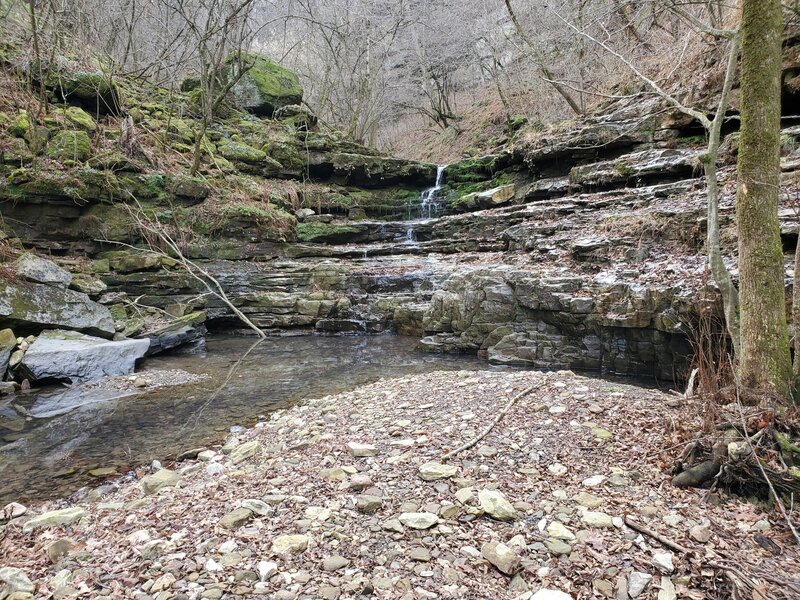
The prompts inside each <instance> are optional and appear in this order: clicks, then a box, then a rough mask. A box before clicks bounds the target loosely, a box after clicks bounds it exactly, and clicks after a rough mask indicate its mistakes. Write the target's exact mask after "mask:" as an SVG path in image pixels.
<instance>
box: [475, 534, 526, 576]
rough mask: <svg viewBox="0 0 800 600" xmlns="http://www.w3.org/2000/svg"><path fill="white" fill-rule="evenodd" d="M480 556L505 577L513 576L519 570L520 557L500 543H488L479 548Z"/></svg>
mask: <svg viewBox="0 0 800 600" xmlns="http://www.w3.org/2000/svg"><path fill="white" fill-rule="evenodd" d="M481 556H483V558H485V559H486V560H488V561H489V562H490V563H492V564H493V565H494V566H495V567H497V569H498V570H500V571H502V572H503V573H505V574H506V575H513V574H514V573H516V572H517V571H519V568H520V562H521V559H520V556H519V554H517V553H516V552H515V551H514V550H513V549H511V548H509V547H508V546H506V545H505V544H503V543H500V542H488V543H486V544H484V545H483V546H482V547H481Z"/></svg>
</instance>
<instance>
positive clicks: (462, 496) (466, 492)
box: [456, 487, 475, 504]
mask: <svg viewBox="0 0 800 600" xmlns="http://www.w3.org/2000/svg"><path fill="white" fill-rule="evenodd" d="M474 495H475V492H474V491H473V489H472V488H470V487H466V488H461V489H460V490H458V491H457V492H456V500H458V501H459V502H461V504H466V503H467V502H469V501H470V500H472V497H473V496H474Z"/></svg>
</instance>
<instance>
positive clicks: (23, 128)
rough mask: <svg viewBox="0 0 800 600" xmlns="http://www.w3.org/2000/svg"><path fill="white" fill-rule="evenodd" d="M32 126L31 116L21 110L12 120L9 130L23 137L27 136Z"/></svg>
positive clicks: (14, 134) (12, 133) (16, 135)
mask: <svg viewBox="0 0 800 600" xmlns="http://www.w3.org/2000/svg"><path fill="white" fill-rule="evenodd" d="M30 128H31V121H30V117H28V113H26V112H21V113H19V114H18V115H17V116H16V117H14V120H12V121H11V123H10V124H9V126H8V132H9V133H10V134H11V135H13V136H15V137H20V138H21V137H25V135H26V134H27V133H28V131H29V130H30Z"/></svg>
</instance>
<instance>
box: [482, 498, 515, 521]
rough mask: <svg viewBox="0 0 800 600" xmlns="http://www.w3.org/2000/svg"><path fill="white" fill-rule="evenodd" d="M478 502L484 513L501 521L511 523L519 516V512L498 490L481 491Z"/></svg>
mask: <svg viewBox="0 0 800 600" xmlns="http://www.w3.org/2000/svg"><path fill="white" fill-rule="evenodd" d="M478 501H479V502H480V503H481V508H482V509H483V510H484V512H486V513H487V514H489V515H491V516H493V517H494V518H495V519H497V520H499V521H511V520H513V519H514V518H515V517H516V516H517V511H516V510H515V509H514V507H513V506H511V503H510V502H509V501H508V500H506V497H505V495H504V494H503V493H502V492H499V491H497V490H481V491H480V492H478Z"/></svg>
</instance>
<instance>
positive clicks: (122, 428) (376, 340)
mask: <svg viewBox="0 0 800 600" xmlns="http://www.w3.org/2000/svg"><path fill="white" fill-rule="evenodd" d="M253 343H254V341H253V339H252V338H243V337H211V338H209V340H208V345H207V352H206V353H205V354H204V355H195V356H163V357H154V358H152V359H149V360H148V361H146V363H145V364H144V365H143V367H144V370H145V371H146V370H148V369H183V370H185V371H188V372H190V373H198V374H206V375H209V378H208V379H207V380H205V381H203V382H201V383H195V384H191V385H185V386H180V387H172V388H162V389H157V390H152V391H148V392H145V393H142V394H134V395H128V396H125V397H122V398H119V397H116V396H117V395H116V394H109V393H107V392H101V391H92V392H91V393H86V392H81V393H78V394H76V393H75V392H74V390H73V391H70V390H65V389H61V388H59V389H55V390H49V391H47V392H40V393H38V394H30V395H21V396H17V397H15V398H13V399H10V400H8V399H6V400H3V401H0V425H2V424H4V423H5V425H6V427H5V428H2V427H0V481H1V482H2V484H0V505H2V503H5V502H8V501H11V500H26V499H31V498H43V497H52V496H63V495H69V494H71V493H72V492H74V491H75V490H76V489H78V488H79V487H81V486H83V485H85V484H86V483H87V482H89V481H92V480H93V479H92V477H91V476H90V475H89V474H88V471H90V470H92V469H95V468H98V467H114V468H116V469H117V470H118V472H120V473H124V472H125V471H126V470H128V469H129V468H130V467H132V466H136V465H141V464H145V463H149V462H150V461H152V460H154V459H161V460H163V459H165V458H169V457H174V456H176V455H177V454H180V453H181V452H184V451H186V450H189V449H191V448H196V447H200V446H204V445H207V444H210V443H214V442H218V441H220V440H222V439H223V438H224V437H225V435H226V434H227V433H228V431H229V430H230V427H231V426H233V425H244V426H248V425H253V424H254V423H255V422H256V421H257V419H258V416H259V415H264V414H266V413H268V412H270V411H271V410H275V409H276V408H280V407H283V406H286V405H288V404H291V403H293V402H297V401H299V400H302V399H304V398H315V397H320V396H324V395H327V394H333V393H338V392H342V391H346V390H350V389H353V388H355V387H358V386H360V385H363V384H366V383H370V382H373V381H376V380H378V379H380V378H382V377H399V376H403V375H409V374H415V373H426V372H431V371H437V370H459V369H484V368H490V367H488V365H487V364H486V363H485V362H483V361H479V360H478V359H476V358H474V357H469V356H453V355H440V354H424V353H418V352H414V346H415V345H416V343H417V340H415V339H413V338H403V337H396V336H370V337H316V336H314V337H285V338H270V339H267V340H265V341H263V342H262V343H260V344H258V345H257V346H256V347H254V348H253ZM248 351H249V353H248ZM243 357H244V358H243ZM239 361H240V362H239ZM237 363H238V364H237ZM14 405H17V406H16V407H15V406H14ZM20 413H27V415H28V417H27V418H26V419H21V418H20ZM12 424H13V425H12ZM94 481H97V480H96V479H95V480H94Z"/></svg>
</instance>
